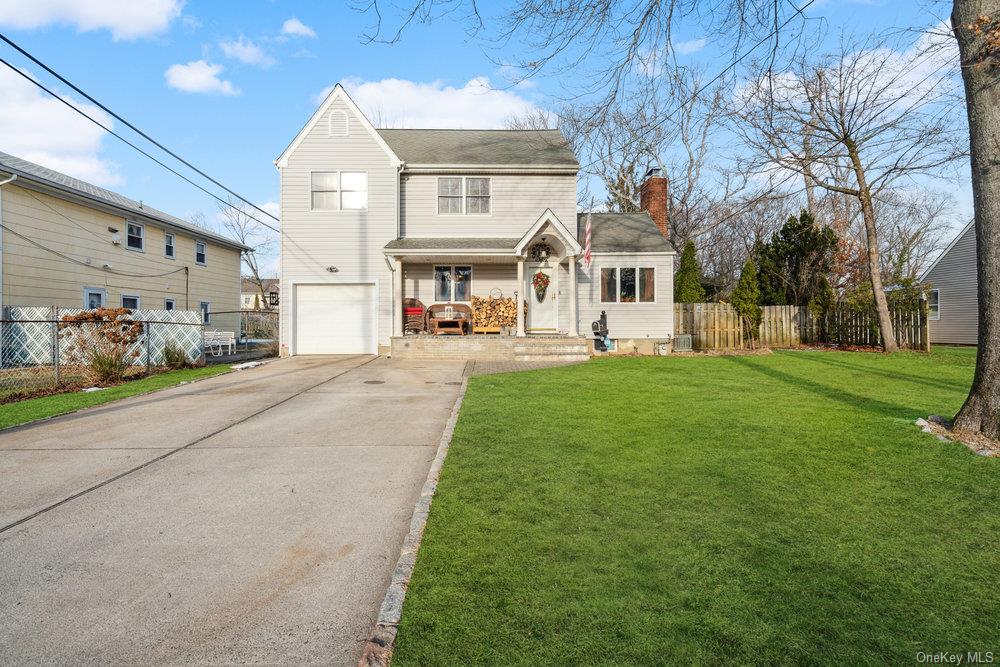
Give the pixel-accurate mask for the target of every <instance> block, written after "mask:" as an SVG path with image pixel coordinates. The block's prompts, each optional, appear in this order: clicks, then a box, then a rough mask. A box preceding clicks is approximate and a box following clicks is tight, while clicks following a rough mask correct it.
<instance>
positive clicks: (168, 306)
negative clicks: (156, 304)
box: [163, 299, 177, 310]
mask: <svg viewBox="0 0 1000 667" xmlns="http://www.w3.org/2000/svg"><path fill="white" fill-rule="evenodd" d="M176 307H177V302H176V301H174V300H173V299H164V300H163V310H173V309H174V308H176Z"/></svg>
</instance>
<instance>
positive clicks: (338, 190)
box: [310, 171, 368, 211]
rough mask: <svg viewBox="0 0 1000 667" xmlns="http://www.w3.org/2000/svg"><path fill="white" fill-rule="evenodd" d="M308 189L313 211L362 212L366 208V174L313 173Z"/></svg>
mask: <svg viewBox="0 0 1000 667" xmlns="http://www.w3.org/2000/svg"><path fill="white" fill-rule="evenodd" d="M310 187H311V190H312V210H314V211H363V210H365V209H367V208H368V173H367V172H364V171H314V172H312V175H311V186H310Z"/></svg>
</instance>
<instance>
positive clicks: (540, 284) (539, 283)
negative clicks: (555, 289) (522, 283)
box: [531, 271, 550, 292]
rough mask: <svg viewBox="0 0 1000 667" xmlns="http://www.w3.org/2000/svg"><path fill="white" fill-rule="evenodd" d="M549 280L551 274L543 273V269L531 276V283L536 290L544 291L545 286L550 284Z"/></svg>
mask: <svg viewBox="0 0 1000 667" xmlns="http://www.w3.org/2000/svg"><path fill="white" fill-rule="evenodd" d="M549 282H550V278H549V275H548V274H547V273H543V272H542V271H539V272H538V273H536V274H535V275H533V276H532V277H531V284H532V286H533V287H534V288H535V290H536V291H538V290H541V291H543V292H544V291H545V288H547V287H548V286H549Z"/></svg>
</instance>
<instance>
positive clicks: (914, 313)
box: [674, 303, 930, 351]
mask: <svg viewBox="0 0 1000 667" xmlns="http://www.w3.org/2000/svg"><path fill="white" fill-rule="evenodd" d="M890 315H891V316H892V323H893V330H894V332H895V334H896V342H897V343H898V344H899V346H900V347H901V348H903V349H910V350H922V351H929V350H930V332H929V329H928V318H927V308H926V305H924V304H922V305H921V307H920V308H914V309H910V310H894V311H892V312H891V313H890ZM674 333H675V334H690V336H691V343H692V347H693V348H694V349H696V350H740V349H744V348H746V347H747V346H748V343H747V340H746V336H745V335H744V324H743V322H742V321H741V319H740V317H739V315H737V313H736V310H735V309H734V308H733V307H732V306H731V305H730V304H728V303H675V304H674ZM756 344H757V345H758V346H760V347H796V346H799V345H815V344H831V345H859V346H871V347H878V346H880V345H881V344H882V336H881V333H880V332H879V327H878V318H877V317H876V315H875V313H874V312H872V311H868V310H860V309H856V308H849V307H844V306H839V307H836V308H834V309H832V310H831V311H829V312H828V313H827V314H826V315H825V316H823V317H822V318H817V317H815V316H814V315H813V314H812V312H810V310H809V309H808V308H803V307H800V306H765V307H764V308H763V317H762V319H761V324H760V331H759V335H758V337H757V341H756Z"/></svg>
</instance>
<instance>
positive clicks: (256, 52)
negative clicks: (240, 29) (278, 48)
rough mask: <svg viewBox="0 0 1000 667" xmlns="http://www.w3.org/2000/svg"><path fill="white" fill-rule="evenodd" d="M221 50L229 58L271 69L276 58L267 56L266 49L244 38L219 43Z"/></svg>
mask: <svg viewBox="0 0 1000 667" xmlns="http://www.w3.org/2000/svg"><path fill="white" fill-rule="evenodd" d="M219 48H220V49H222V53H223V54H224V55H225V56H226V57H227V58H233V59H235V60H239V61H240V62H241V63H246V64H247V65H260V66H261V67H269V66H271V65H273V64H274V58H272V57H271V56H269V55H267V53H265V52H264V49H262V48H260V47H259V46H257V45H256V44H254V43H253V42H252V41H250V40H249V39H245V38H243V37H240V38H239V39H238V40H235V41H233V40H230V41H227V42H219Z"/></svg>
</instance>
